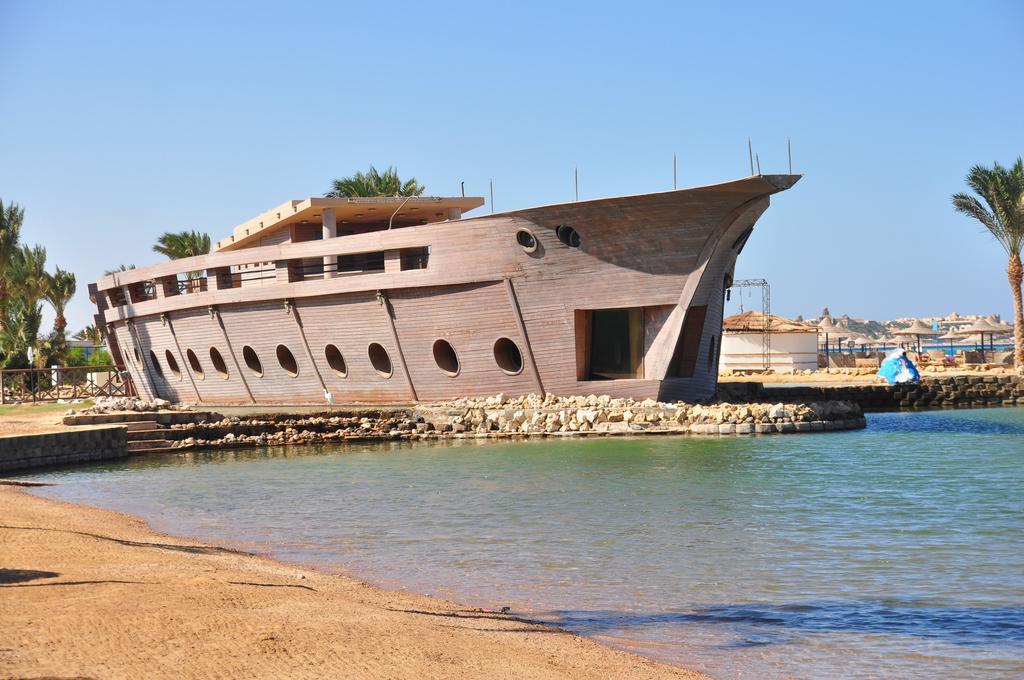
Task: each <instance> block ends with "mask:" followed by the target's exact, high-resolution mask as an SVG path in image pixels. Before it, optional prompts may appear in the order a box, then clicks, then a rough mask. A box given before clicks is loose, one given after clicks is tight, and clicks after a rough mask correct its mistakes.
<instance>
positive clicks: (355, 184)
mask: <svg viewBox="0 0 1024 680" xmlns="http://www.w3.org/2000/svg"><path fill="white" fill-rule="evenodd" d="M425 190H426V187H424V186H423V185H422V184H420V183H419V182H417V181H416V178H415V177H412V178H410V179H408V180H406V181H405V182H403V181H402V180H401V179H399V177H398V169H397V168H395V167H394V166H391V167H389V168H388V169H387V170H385V171H384V173H383V174H381V173H379V172H377V168H375V167H373V166H372V165H371V166H370V169H369V171H368V172H366V173H362V172H357V173H356V174H354V175H352V176H351V177H342V178H341V179H336V180H334V182H332V183H331V190H330V191H328V192H327V193H326V194H324V196H325V197H327V198H353V197H360V196H363V197H365V196H419V195H421V194H422V193H423V192H424V191H425Z"/></svg>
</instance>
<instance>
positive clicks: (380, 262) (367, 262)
mask: <svg viewBox="0 0 1024 680" xmlns="http://www.w3.org/2000/svg"><path fill="white" fill-rule="evenodd" d="M382 271H384V251H381V252H379V253H357V254H355V255H339V256H338V272H339V273H343V274H354V273H357V272H382Z"/></svg>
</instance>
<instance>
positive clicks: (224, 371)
mask: <svg viewBox="0 0 1024 680" xmlns="http://www.w3.org/2000/svg"><path fill="white" fill-rule="evenodd" d="M210 363H211V364H213V370H215V371H217V373H218V374H219V375H220V377H222V378H224V380H227V379H228V365H227V364H226V363H224V357H222V356H221V355H220V350H218V349H217V348H216V347H211V348H210Z"/></svg>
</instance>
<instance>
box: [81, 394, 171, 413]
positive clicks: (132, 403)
mask: <svg viewBox="0 0 1024 680" xmlns="http://www.w3.org/2000/svg"><path fill="white" fill-rule="evenodd" d="M190 410H191V407H189V406H185V405H182V404H172V403H171V402H169V401H167V400H165V399H154V400H153V401H145V400H143V399H136V398H135V397H97V398H96V400H95V402H93V405H92V406H90V407H89V408H84V409H80V410H77V411H76V410H75V409H70V410H68V411H67V412H66V413H65V414H64V415H67V416H73V415H96V414H101V413H123V412H125V411H136V412H147V413H148V412H153V411H190Z"/></svg>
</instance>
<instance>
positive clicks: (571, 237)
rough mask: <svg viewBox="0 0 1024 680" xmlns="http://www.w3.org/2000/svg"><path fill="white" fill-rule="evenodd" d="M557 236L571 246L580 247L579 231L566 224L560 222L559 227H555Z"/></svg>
mask: <svg viewBox="0 0 1024 680" xmlns="http://www.w3.org/2000/svg"><path fill="white" fill-rule="evenodd" d="M555 236H557V237H558V240H559V241H561V242H562V243H564V244H565V245H567V246H569V247H570V248H579V247H580V235H579V232H577V231H576V230H575V229H573V228H572V227H570V226H568V225H566V224H559V225H558V226H557V227H555Z"/></svg>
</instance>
